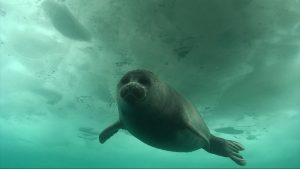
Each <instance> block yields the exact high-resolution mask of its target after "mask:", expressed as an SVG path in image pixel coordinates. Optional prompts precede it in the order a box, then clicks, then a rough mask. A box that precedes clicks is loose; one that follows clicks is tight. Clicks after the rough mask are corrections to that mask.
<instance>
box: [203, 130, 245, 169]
mask: <svg viewBox="0 0 300 169" xmlns="http://www.w3.org/2000/svg"><path fill="white" fill-rule="evenodd" d="M205 150H206V151H208V152H210V153H213V154H216V155H219V156H223V157H229V158H231V159H232V160H233V161H234V162H235V163H237V164H238V165H246V160H245V159H244V158H243V157H242V156H241V155H240V154H239V151H242V150H244V148H243V146H242V145H241V144H240V143H238V142H235V141H231V140H225V139H223V138H220V137H216V136H213V135H212V136H211V139H210V147H209V148H205Z"/></svg>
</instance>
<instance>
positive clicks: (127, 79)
mask: <svg viewBox="0 0 300 169" xmlns="http://www.w3.org/2000/svg"><path fill="white" fill-rule="evenodd" d="M128 82H129V78H128V77H125V78H123V79H122V80H121V84H127V83H128Z"/></svg>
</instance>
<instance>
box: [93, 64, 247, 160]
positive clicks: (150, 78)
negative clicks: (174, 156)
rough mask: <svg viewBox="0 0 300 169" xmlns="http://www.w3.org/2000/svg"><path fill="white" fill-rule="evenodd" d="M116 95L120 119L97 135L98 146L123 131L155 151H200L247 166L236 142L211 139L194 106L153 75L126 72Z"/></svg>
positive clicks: (140, 71)
mask: <svg viewBox="0 0 300 169" xmlns="http://www.w3.org/2000/svg"><path fill="white" fill-rule="evenodd" d="M117 94H118V95H117V102H118V109H119V120H118V121H117V122H116V123H114V124H113V125H111V126H110V127H108V128H107V129H105V130H104V131H103V132H102V133H101V134H100V136H99V140H100V142H101V143H104V142H105V141H106V140H107V139H108V138H109V137H111V136H112V135H113V134H114V133H116V132H117V131H118V130H119V129H121V128H122V129H126V130H128V131H129V132H130V133H131V134H132V135H133V136H135V137H136V138H138V139H139V140H141V141H142V142H144V143H146V144H148V145H151V146H153V147H156V148H160V149H164V150H169V151H176V152H190V151H194V150H197V149H201V148H203V149H205V150H206V151H208V152H210V153H214V154H217V155H220V156H224V157H230V158H231V159H232V160H233V161H235V162H236V163H237V164H239V165H245V164H246V162H245V160H244V159H243V157H242V156H241V155H239V153H238V152H239V151H241V150H243V147H242V146H241V145H240V144H239V143H237V142H234V141H230V140H225V139H222V138H219V137H215V136H213V135H212V134H211V133H210V132H209V129H208V127H207V126H206V124H205V122H204V120H203V118H202V117H201V116H200V114H199V113H198V112H197V110H196V109H195V107H194V106H193V105H192V104H191V103H190V102H189V101H188V100H187V99H186V98H184V97H183V96H182V95H180V94H179V93H178V92H177V91H176V90H175V89H173V88H172V87H170V86H168V85H167V84H166V83H164V82H161V81H160V80H159V79H158V78H157V77H156V76H155V75H154V74H153V73H152V72H149V71H147V70H134V71H130V72H128V73H127V74H125V75H124V76H123V78H122V79H121V80H120V82H119V83H118V86H117Z"/></svg>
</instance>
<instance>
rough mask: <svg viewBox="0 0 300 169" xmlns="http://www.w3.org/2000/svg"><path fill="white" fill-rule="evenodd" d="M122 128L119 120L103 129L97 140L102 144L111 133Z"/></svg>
mask: <svg viewBox="0 0 300 169" xmlns="http://www.w3.org/2000/svg"><path fill="white" fill-rule="evenodd" d="M121 128H123V125H122V123H121V122H120V121H117V122H115V123H114V124H112V125H111V126H109V127H107V128H106V129H104V130H103V131H102V132H101V133H100V135H99V141H100V143H101V144H103V143H104V142H105V141H106V140H107V139H109V138H110V137H111V136H112V135H114V134H115V133H116V132H118V130H119V129H121Z"/></svg>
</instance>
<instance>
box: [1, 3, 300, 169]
mask: <svg viewBox="0 0 300 169" xmlns="http://www.w3.org/2000/svg"><path fill="white" fill-rule="evenodd" d="M299 8H300V1H299V0H285V1H283V0H226V1H224V0H189V1H184V0H89V1H83V0H58V1H43V0H10V1H9V0H0V73H1V74H0V167H1V168H9V167H12V168H35V167H37V168H53V167H58V168H68V167H69V168H90V167H93V168H101V167H113V168H118V167H120V168H124V167H138V168H147V167H150V168H163V167H167V168H178V167H179V168H182V167H186V168H189V167H193V168H202V167H203V168H208V167H213V168H219V167H222V168H233V167H240V166H238V165H236V164H235V163H234V162H232V161H231V160H230V159H228V158H224V157H220V156H216V155H213V154H209V153H207V152H206V151H204V150H198V151H194V152H191V153H175V152H169V151H163V150H159V149H156V148H153V147H150V146H148V145H146V144H144V143H142V142H141V141H139V140H138V139H136V138H135V137H133V136H132V135H131V134H130V133H129V132H127V131H124V130H121V131H119V132H118V133H117V134H115V135H114V136H113V137H111V138H110V139H109V140H108V141H107V142H106V143H105V144H100V143H99V141H98V135H99V133H100V132H101V131H102V130H103V129H104V128H105V127H107V126H108V125H110V124H111V123H113V122H114V121H115V120H116V119H118V110H117V104H116V97H115V96H116V84H117V82H118V81H119V79H120V78H121V77H122V75H123V74H125V73H126V72H127V71H129V70H132V69H136V68H143V69H148V70H151V71H152V72H154V73H155V74H157V75H158V76H159V77H160V79H162V80H163V81H165V82H166V83H168V84H170V85H172V86H173V87H174V88H175V89H177V90H178V91H179V92H180V93H182V94H183V95H184V96H186V97H187V98H188V99H189V100H190V101H191V102H193V104H194V105H195V106H196V107H197V109H198V110H199V112H200V113H201V115H202V116H203V118H204V119H205V121H206V123H207V125H208V127H209V128H210V130H211V133H213V134H215V135H217V136H219V137H224V138H226V139H232V140H236V141H239V142H240V143H242V144H243V145H244V147H245V151H243V152H241V154H242V155H243V157H244V158H245V159H246V160H247V165H246V166H245V167H244V168H247V167H249V168H264V167H265V168H276V167H280V168H283V167H285V168H288V167H290V168H299V167H300V160H299V157H300V135H299V134H297V133H299V132H298V131H299V129H300V85H299V84H300V50H299V49H300V10H299Z"/></svg>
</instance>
